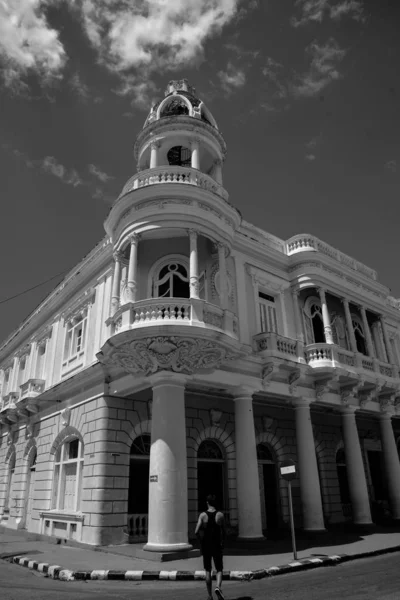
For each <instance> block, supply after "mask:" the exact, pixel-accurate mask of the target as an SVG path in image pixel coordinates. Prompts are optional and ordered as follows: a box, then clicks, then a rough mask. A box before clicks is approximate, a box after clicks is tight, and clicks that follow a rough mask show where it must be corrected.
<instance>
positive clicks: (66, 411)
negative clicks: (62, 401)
mask: <svg viewBox="0 0 400 600" xmlns="http://www.w3.org/2000/svg"><path fill="white" fill-rule="evenodd" d="M60 416H61V422H62V424H63V426H64V427H67V426H68V425H69V423H70V420H71V409H70V408H63V409H62V411H61V412H60Z"/></svg>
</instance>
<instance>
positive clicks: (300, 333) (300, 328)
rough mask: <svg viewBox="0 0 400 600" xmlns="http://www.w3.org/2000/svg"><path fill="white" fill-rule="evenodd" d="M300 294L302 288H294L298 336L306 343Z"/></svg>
mask: <svg viewBox="0 0 400 600" xmlns="http://www.w3.org/2000/svg"><path fill="white" fill-rule="evenodd" d="M299 296H300V290H293V289H292V298H293V309H294V323H295V327H296V337H297V339H298V340H299V341H300V342H303V343H304V333H303V325H302V319H301V312H300V304H299Z"/></svg>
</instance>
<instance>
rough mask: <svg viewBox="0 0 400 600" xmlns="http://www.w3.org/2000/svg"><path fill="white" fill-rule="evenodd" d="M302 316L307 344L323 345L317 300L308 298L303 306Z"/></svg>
mask: <svg viewBox="0 0 400 600" xmlns="http://www.w3.org/2000/svg"><path fill="white" fill-rule="evenodd" d="M303 314H304V325H305V331H306V341H307V344H325V341H326V340H325V333H324V323H323V321H322V309H321V302H320V300H319V298H316V297H312V298H308V299H307V301H306V303H305V305H304V311H303Z"/></svg>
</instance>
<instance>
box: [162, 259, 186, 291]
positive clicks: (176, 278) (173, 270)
mask: <svg viewBox="0 0 400 600" xmlns="http://www.w3.org/2000/svg"><path fill="white" fill-rule="evenodd" d="M154 297H155V298H189V297H190V290H189V277H188V271H187V268H186V266H185V265H183V264H182V263H180V262H175V261H171V262H168V263H167V264H165V263H164V264H163V266H162V267H161V268H160V269H159V270H158V272H157V273H156V277H155V281H154Z"/></svg>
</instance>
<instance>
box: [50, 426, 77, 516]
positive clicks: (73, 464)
mask: <svg viewBox="0 0 400 600" xmlns="http://www.w3.org/2000/svg"><path fill="white" fill-rule="evenodd" d="M82 470H83V443H82V442H81V441H80V440H79V439H78V438H73V439H72V440H69V441H67V442H64V444H62V445H61V446H60V447H59V448H58V450H57V452H56V455H55V460H54V481H53V499H52V508H53V509H55V510H70V511H72V512H78V511H79V508H80V501H81V492H82Z"/></svg>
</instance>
